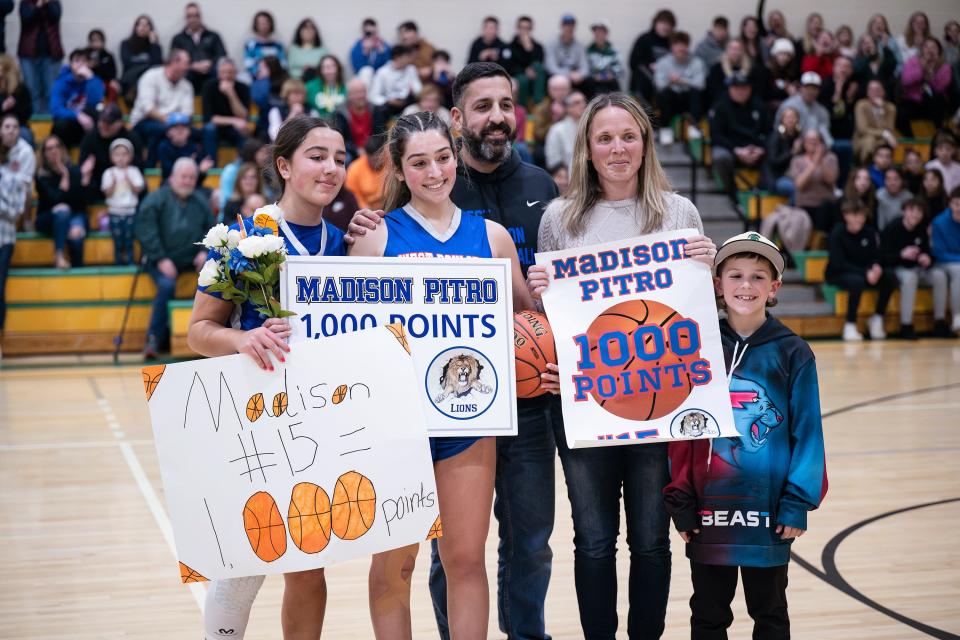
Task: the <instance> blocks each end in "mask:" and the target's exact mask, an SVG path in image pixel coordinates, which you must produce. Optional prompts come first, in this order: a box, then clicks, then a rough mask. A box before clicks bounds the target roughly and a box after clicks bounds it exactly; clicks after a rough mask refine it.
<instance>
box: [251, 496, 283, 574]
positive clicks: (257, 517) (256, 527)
mask: <svg viewBox="0 0 960 640" xmlns="http://www.w3.org/2000/svg"><path fill="white" fill-rule="evenodd" d="M243 528H244V529H245V530H246V532H247V539H248V540H249V541H250V548H252V549H253V552H254V553H255V554H257V557H258V558H260V559H261V560H263V561H264V562H273V561H274V560H276V559H277V558H279V557H280V556H282V555H283V554H284V553H286V551H287V529H286V527H285V526H284V524H283V517H282V516H281V515H280V510H279V509H278V508H277V502H276V501H275V500H274V499H273V497H272V496H271V495H270V494H269V493H267V492H266V491H259V492H257V493H255V494H253V495H252V496H250V498H249V499H248V500H247V504H246V505H245V506H244V507H243Z"/></svg>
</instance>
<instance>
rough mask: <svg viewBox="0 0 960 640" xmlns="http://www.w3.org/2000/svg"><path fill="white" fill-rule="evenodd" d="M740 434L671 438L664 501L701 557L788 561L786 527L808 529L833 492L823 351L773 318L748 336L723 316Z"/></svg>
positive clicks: (743, 562) (723, 561)
mask: <svg viewBox="0 0 960 640" xmlns="http://www.w3.org/2000/svg"><path fill="white" fill-rule="evenodd" d="M720 336H721V339H722V341H723V353H724V358H725V360H726V364H727V370H728V371H730V402H731V404H732V406H733V420H734V423H735V424H736V427H737V431H738V433H739V437H734V438H715V439H713V440H706V439H703V440H675V441H673V442H671V443H670V447H669V451H670V475H671V479H670V484H669V485H667V487H666V488H665V489H664V490H663V494H664V504H665V506H666V509H667V512H668V513H669V514H670V515H671V517H672V518H673V520H674V522H675V524H676V526H677V528H678V529H679V530H680V531H692V530H694V529H699V530H700V533H699V534H696V535H694V536H693V538H692V539H691V541H690V543H689V544H688V545H687V548H686V551H687V556H688V557H689V558H690V559H692V560H693V561H695V562H700V563H704V564H714V565H727V566H730V565H738V566H747V567H771V566H776V565H781V564H786V563H787V561H788V560H789V558H790V543H791V542H792V540H783V539H782V538H781V537H780V535H778V534H777V532H776V528H777V525H785V526H790V527H797V528H799V529H804V530H805V529H807V512H808V511H811V510H813V509H816V508H817V506H818V505H819V504H820V502H821V501H822V500H823V496H824V495H825V494H826V492H827V471H826V464H825V460H824V452H823V429H822V426H821V417H820V393H819V385H818V383H817V366H816V361H815V360H814V357H813V352H812V351H811V350H810V347H809V346H808V345H807V343H806V342H804V341H803V339H802V338H800V337H798V336H797V335H796V334H794V333H793V332H792V331H790V329H788V328H787V327H785V326H784V325H783V324H782V323H781V322H780V321H779V320H777V319H776V318H774V317H773V316H767V320H766V322H764V324H763V325H762V326H761V327H760V328H759V329H757V330H756V331H755V332H754V333H753V335H751V336H749V337H746V338H743V337H741V336H739V335H737V333H736V332H735V331H734V330H733V328H732V327H731V326H730V325H729V323H727V321H726V320H721V321H720Z"/></svg>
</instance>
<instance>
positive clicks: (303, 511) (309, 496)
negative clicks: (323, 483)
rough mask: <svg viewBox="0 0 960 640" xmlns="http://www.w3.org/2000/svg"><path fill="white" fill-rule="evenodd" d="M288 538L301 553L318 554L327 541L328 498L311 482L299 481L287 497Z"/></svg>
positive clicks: (325, 493)
mask: <svg viewBox="0 0 960 640" xmlns="http://www.w3.org/2000/svg"><path fill="white" fill-rule="evenodd" d="M287 522H288V523H289V525H290V537H291V538H293V544H295V545H297V548H298V549H300V550H301V551H303V552H304V553H318V552H320V551H323V550H324V548H326V546H327V543H328V542H330V498H329V497H328V496H327V492H326V491H324V490H323V489H321V488H320V487H318V486H317V485H315V484H313V483H311V482H301V483H299V484H298V485H296V486H295V487H294V488H293V493H292V494H291V495H290V509H289V510H288V511H287Z"/></svg>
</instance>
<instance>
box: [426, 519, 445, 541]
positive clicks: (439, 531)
mask: <svg viewBox="0 0 960 640" xmlns="http://www.w3.org/2000/svg"><path fill="white" fill-rule="evenodd" d="M442 537H443V522H442V521H441V520H440V516H437V519H436V520H434V521H433V526H432V527H430V531H428V532H427V540H436V539H437V538H442Z"/></svg>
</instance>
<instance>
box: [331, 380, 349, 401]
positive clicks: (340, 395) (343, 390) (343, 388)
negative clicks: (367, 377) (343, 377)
mask: <svg viewBox="0 0 960 640" xmlns="http://www.w3.org/2000/svg"><path fill="white" fill-rule="evenodd" d="M345 397H347V385H345V384H342V385H340V386H339V387H337V388H336V389H334V390H333V404H340V403H341V402H343V399H344V398H345Z"/></svg>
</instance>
